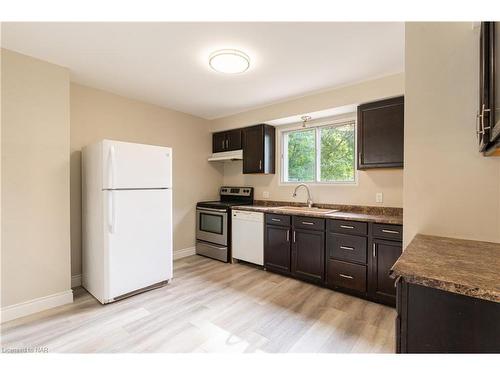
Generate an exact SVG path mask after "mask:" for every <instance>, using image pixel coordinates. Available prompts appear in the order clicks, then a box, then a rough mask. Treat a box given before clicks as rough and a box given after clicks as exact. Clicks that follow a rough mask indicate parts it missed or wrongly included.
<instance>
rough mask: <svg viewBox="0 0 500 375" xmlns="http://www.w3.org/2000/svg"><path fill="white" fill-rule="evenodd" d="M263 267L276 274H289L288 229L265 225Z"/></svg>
mask: <svg viewBox="0 0 500 375" xmlns="http://www.w3.org/2000/svg"><path fill="white" fill-rule="evenodd" d="M264 267H266V268H268V269H270V270H272V271H278V272H284V273H289V272H290V228H288V227H281V226H274V225H266V230H265V240H264Z"/></svg>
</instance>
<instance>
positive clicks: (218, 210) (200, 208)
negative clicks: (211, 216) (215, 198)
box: [196, 207, 227, 212]
mask: <svg viewBox="0 0 500 375" xmlns="http://www.w3.org/2000/svg"><path fill="white" fill-rule="evenodd" d="M196 210H197V211H210V212H227V210H224V209H219V208H205V207H198V208H196Z"/></svg>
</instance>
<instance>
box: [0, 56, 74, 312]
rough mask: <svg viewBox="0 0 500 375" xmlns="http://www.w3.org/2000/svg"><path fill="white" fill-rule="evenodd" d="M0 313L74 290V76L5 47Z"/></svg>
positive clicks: (3, 65)
mask: <svg viewBox="0 0 500 375" xmlns="http://www.w3.org/2000/svg"><path fill="white" fill-rule="evenodd" d="M1 53H2V90H1V91H2V102H1V104H2V254H1V255H2V259H1V260H2V262H1V263H2V268H1V270H2V277H1V280H2V288H1V291H2V307H6V306H10V305H13V304H17V303H20V302H25V301H28V300H32V299H35V298H39V297H45V296H48V295H52V294H56V293H60V292H65V291H67V290H69V289H70V287H71V286H70V284H71V281H70V280H71V279H70V228H69V72H68V70H67V69H65V68H62V67H59V66H56V65H53V64H49V63H47V62H44V61H40V60H37V59H34V58H31V57H28V56H24V55H21V54H18V53H14V52H11V51H8V50H5V49H2V52H1Z"/></svg>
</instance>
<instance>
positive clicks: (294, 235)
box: [293, 231, 295, 243]
mask: <svg viewBox="0 0 500 375" xmlns="http://www.w3.org/2000/svg"><path fill="white" fill-rule="evenodd" d="M293 243H295V231H293Z"/></svg>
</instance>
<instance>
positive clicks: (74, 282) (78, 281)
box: [71, 275, 82, 288]
mask: <svg viewBox="0 0 500 375" xmlns="http://www.w3.org/2000/svg"><path fill="white" fill-rule="evenodd" d="M80 285H82V275H73V276H71V287H72V288H76V287H77V286H80Z"/></svg>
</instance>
